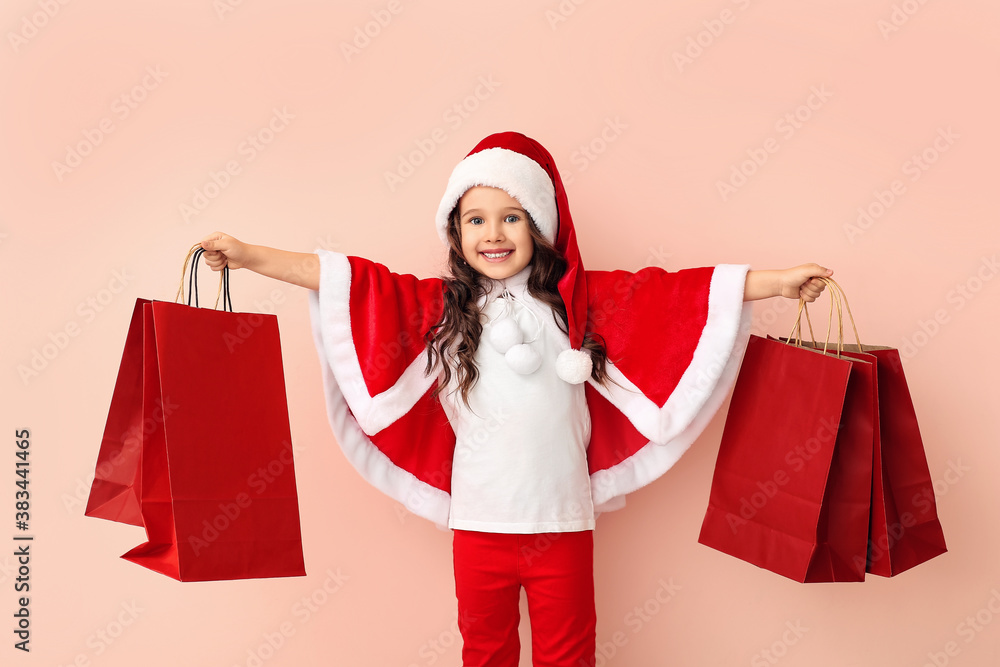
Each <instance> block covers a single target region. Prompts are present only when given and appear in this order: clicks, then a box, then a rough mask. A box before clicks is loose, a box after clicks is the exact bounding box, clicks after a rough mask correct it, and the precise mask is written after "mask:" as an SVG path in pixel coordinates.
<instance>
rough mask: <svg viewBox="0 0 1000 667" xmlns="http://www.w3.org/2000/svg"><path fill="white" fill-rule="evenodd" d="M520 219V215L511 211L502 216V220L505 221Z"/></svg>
mask: <svg viewBox="0 0 1000 667" xmlns="http://www.w3.org/2000/svg"><path fill="white" fill-rule="evenodd" d="M511 218H514V219H513V220H511ZM520 219H521V217H520V216H519V215H517V214H516V213H511V214H509V215H508V216H507V217H506V218H504V220H506V221H507V222H517V221H518V220H520Z"/></svg>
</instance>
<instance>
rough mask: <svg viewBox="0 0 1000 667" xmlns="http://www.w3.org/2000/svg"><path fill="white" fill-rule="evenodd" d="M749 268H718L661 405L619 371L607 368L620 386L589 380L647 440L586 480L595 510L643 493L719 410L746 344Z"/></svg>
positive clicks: (748, 328) (732, 266)
mask: <svg viewBox="0 0 1000 667" xmlns="http://www.w3.org/2000/svg"><path fill="white" fill-rule="evenodd" d="M749 269H750V267H749V266H747V265H736V264H720V265H718V266H717V267H715V271H714V272H713V274H712V282H711V284H710V287H709V297H708V318H707V320H706V322H705V328H704V329H703V330H702V334H701V338H700V339H699V341H698V346H697V347H696V348H695V352H694V357H693V358H692V360H691V364H690V365H689V366H688V368H687V370H685V371H684V374H683V375H682V376H681V379H680V381H679V382H678V384H677V387H676V388H675V389H674V391H673V393H671V395H670V398H669V399H667V402H666V403H665V404H664V405H663V406H662V407H660V406H658V405H656V403H654V402H653V401H651V400H650V399H649V398H647V397H646V396H644V395H643V393H642V392H641V391H640V390H639V389H638V387H636V386H635V385H634V384H633V383H632V382H631V381H630V380H629V379H628V378H627V377H625V375H624V374H622V372H621V371H620V370H619V369H618V368H616V367H615V366H614V364H612V363H609V364H608V373H609V375H610V376H611V378H612V379H613V380H614V381H615V382H618V383H619V384H621V385H622V386H621V387H617V386H615V385H613V384H612V385H610V386H609V387H603V386H601V385H599V384H597V383H595V382H593V380H588V381H589V382H590V383H591V386H592V387H594V389H596V390H597V391H598V392H600V394H601V395H602V396H604V398H606V399H608V400H609V401H610V402H611V403H612V404H613V405H614V406H615V407H616V408H618V409H619V410H621V411H622V413H623V414H624V415H625V416H626V417H628V419H629V421H630V422H632V424H633V425H634V426H635V428H636V430H638V431H639V433H641V434H642V435H644V436H645V437H647V438H649V442H648V443H646V445H645V446H644V447H642V449H640V450H639V451H637V452H636V453H635V454H633V455H632V456H631V457H629V458H628V459H626V460H625V461H622V462H621V463H619V464H618V465H616V466H613V467H611V468H608V469H606V470H599V471H597V472H595V473H594V474H593V475H591V476H590V482H591V489H592V491H593V499H594V505H595V506H596V507H601V506H605V505H608V507H604V509H611V505H613V504H614V501H615V499H616V498H617V497H619V496H623V495H625V494H627V493H632V492H633V491H635V490H637V489H640V488H642V487H643V486H645V485H647V484H649V483H650V482H652V481H653V480H655V479H656V478H658V477H660V476H661V475H662V474H663V473H664V472H666V471H667V470H668V469H669V468H671V467H672V466H673V465H674V464H675V463H676V462H677V461H678V459H680V457H681V455H682V454H684V452H686V451H687V449H688V448H689V447H690V446H691V443H693V442H694V441H695V440H696V439H697V438H698V436H699V435H701V433H702V431H704V430H705V427H706V426H707V425H708V423H709V422H710V421H711V419H712V417H713V416H714V415H715V413H716V411H718V409H719V406H721V405H722V403H723V401H724V400H725V398H726V396H727V395H728V393H729V390H730V389H731V388H732V387H733V385H734V384H735V382H736V376H737V374H738V372H739V368H740V364H741V363H742V362H743V354H744V352H745V351H746V346H747V342H748V341H749V339H750V320H751V315H752V313H753V304H751V303H744V301H743V291H744V287H745V284H746V274H747V271H748V270H749Z"/></svg>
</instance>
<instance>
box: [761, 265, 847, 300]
mask: <svg viewBox="0 0 1000 667" xmlns="http://www.w3.org/2000/svg"><path fill="white" fill-rule="evenodd" d="M832 275H833V269H826V268H823V267H822V266H820V265H819V264H801V265H799V266H796V267H793V268H791V269H783V270H776V271H747V281H746V286H745V287H744V289H743V300H744V301H755V300H757V299H767V298H770V297H772V296H784V297H787V298H789V299H800V298H801V299H804V300H805V301H806V302H807V303H812V302H813V301H815V300H816V299H817V298H818V297H819V295H820V294H821V293H822V292H823V290H824V289H825V288H826V283H824V282H823V281H822V280H820V279H819V276H822V277H824V278H827V277H829V276H832Z"/></svg>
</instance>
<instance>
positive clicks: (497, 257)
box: [479, 250, 514, 262]
mask: <svg viewBox="0 0 1000 667" xmlns="http://www.w3.org/2000/svg"><path fill="white" fill-rule="evenodd" d="M513 252H514V251H513V250H497V251H491V252H481V253H479V254H480V255H482V256H483V257H485V258H486V261H487V262H502V261H504V260H505V259H507V258H508V257H510V255H511V253H513Z"/></svg>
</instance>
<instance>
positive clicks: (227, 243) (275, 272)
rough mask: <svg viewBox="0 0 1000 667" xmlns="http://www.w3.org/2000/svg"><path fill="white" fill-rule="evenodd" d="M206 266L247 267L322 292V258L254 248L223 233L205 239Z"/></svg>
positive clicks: (274, 249) (219, 269)
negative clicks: (320, 266) (320, 259)
mask: <svg viewBox="0 0 1000 667" xmlns="http://www.w3.org/2000/svg"><path fill="white" fill-rule="evenodd" d="M201 247H202V248H204V249H205V263H206V264H208V266H209V267H211V269H212V270H213V271H221V270H222V269H223V268H224V267H226V266H228V267H229V268H230V269H240V268H246V269H250V270H251V271H253V272H254V273H259V274H261V275H262V276H267V277H268V278H274V279H276V280H283V281H285V282H286V283H291V284H292V285H299V286H300V287H305V288H308V289H311V290H318V289H319V256H317V255H315V254H313V253H308V252H289V251H287V250H278V249H277V248H268V247H267V246H262V245H250V244H249V243H243V242H242V241H240V240H238V239H236V238H233V237H232V236H229V235H228V234H223V233H222V232H212V233H211V234H209V235H208V236H206V237H205V238H204V239H202V240H201Z"/></svg>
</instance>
